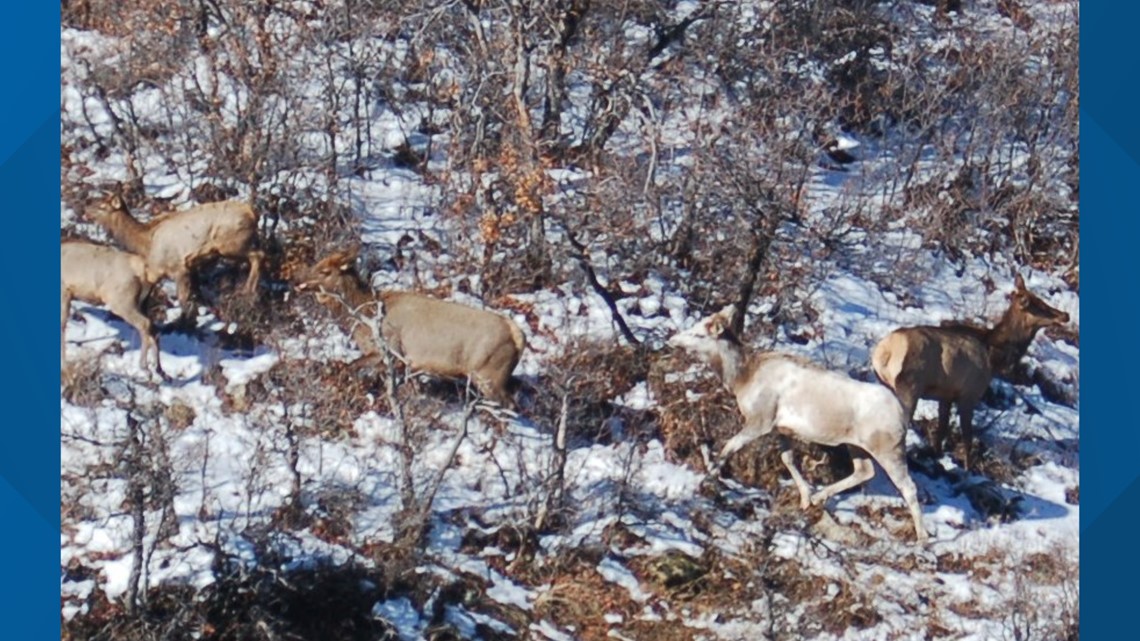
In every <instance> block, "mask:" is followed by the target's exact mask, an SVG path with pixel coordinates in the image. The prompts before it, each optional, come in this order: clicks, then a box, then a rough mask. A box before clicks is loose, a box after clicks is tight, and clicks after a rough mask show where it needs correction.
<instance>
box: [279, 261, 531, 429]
mask: <svg viewBox="0 0 1140 641" xmlns="http://www.w3.org/2000/svg"><path fill="white" fill-rule="evenodd" d="M355 262H356V255H355V253H354V252H336V253H333V254H331V255H329V256H327V257H325V258H324V259H323V260H321V261H320V262H318V263H317V264H316V265H314V266H312V267H311V268H309V269H308V270H306V272H305V273H303V274H302V275H301V276H300V277H299V278H298V284H297V289H299V290H301V291H315V292H316V294H317V300H318V301H319V302H321V303H322V304H324V305H325V306H326V307H328V308H329V309H330V310H332V311H333V313H334V314H335V315H336V316H337V317H338V319H339V320H340V322H341V324H342V326H347V329H349V331H350V333H351V334H352V337H353V339H354V340H355V341H356V345H357V347H359V348H360V350H361V351H362V352H364V356H362V357H361V358H359V359H357V360H356V361H355V362H354V363H353V365H354V366H362V365H365V364H372V363H375V362H377V361H378V360H379V359H381V358H383V355H384V346H383V344H381V343H380V342H379V341H377V338H376V336H375V335H374V333H373V330H372V327H370V326H369V324H367V323H365V322H362V318H373V319H374V318H376V317H377V316H381V315H382V317H381V319H380V323H379V326H380V336H381V337H382V338H383V341H384V343H386V344H387V345H388V347H389V348H391V350H392V351H393V352H394V353H395V354H397V355H398V356H399V357H400V358H401V359H403V360H404V361H405V362H406V363H407V365H408V367H409V368H410V369H411V370H418V371H424V372H429V373H431V374H435V375H437V376H442V377H462V376H466V377H467V378H468V379H469V380H470V381H471V382H472V384H474V385H475V387H476V388H477V389H478V390H479V391H480V392H481V393H482V394H484V395H485V396H487V397H488V398H490V399H491V400H493V401H495V402H497V403H499V404H501V405H504V406H509V405H511V400H510V394H509V393H508V391H507V385H508V383H509V381H510V377H511V373H512V372H513V371H514V369H515V366H516V365H518V362H519V358H520V357H521V356H522V352H523V350H524V349H525V348H526V337H525V335H524V334H523V332H522V330H521V329H520V328H519V326H518V325H516V324H515V323H514V321H512V320H510V319H508V318H506V317H504V316H501V315H499V314H496V313H494V312H489V311H484V310H481V309H475V308H473V307H468V306H467V305H460V304H459V303H453V302H449V301H443V300H439V299H436V298H431V297H428V296H424V295H421V294H415V293H412V292H399V291H385V292H380V293H379V294H377V293H375V292H373V291H372V289H371V287H369V286H368V284H367V283H365V282H364V280H363V279H362V278H361V277H360V274H359V273H358V272H357V271H356V269H355V266H354V265H355Z"/></svg>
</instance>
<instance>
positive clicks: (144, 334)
mask: <svg viewBox="0 0 1140 641" xmlns="http://www.w3.org/2000/svg"><path fill="white" fill-rule="evenodd" d="M112 311H114V310H112ZM115 313H116V314H118V315H119V316H121V317H122V318H123V320H125V321H127V323H129V324H130V325H131V326H132V327H134V328H135V329H136V330H138V333H139V340H140V342H141V343H142V345H141V347H140V348H139V349H140V350H141V352H142V353H141V354H140V355H139V367H141V368H142V369H143V370H144V371H145V370H146V369H147V366H146V364H147V357H146V356H147V353H148V352H149V351H151V350H152V349H153V350H154V369H155V371H156V372H158V375H159V376H161V377H162V378H163V379H166V378H168V377H167V376H166V372H164V371H163V370H162V361H161V359H160V357H159V349H158V339H157V338H156V337H155V331H154V325H153V324H152V323H151V322H150V319H149V318H147V316H146V314H144V313H142V312H141V311H139V310H137V309H124V310H121V311H115Z"/></svg>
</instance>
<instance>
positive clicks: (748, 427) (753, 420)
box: [709, 403, 776, 477]
mask: <svg viewBox="0 0 1140 641" xmlns="http://www.w3.org/2000/svg"><path fill="white" fill-rule="evenodd" d="M766 405H769V406H770V407H764V406H761V411H760V412H759V413H757V414H755V415H753V416H751V417H748V418H747V419H746V420H745V421H744V429H742V430H740V433H739V434H737V435H736V436H733V437H732V438H730V439H728V441H727V442H726V443H725V444H724V447H722V448H721V449H720V454H718V455H717V457H716V461H715V462H714V463H713V469H711V470H709V474H711V475H712V476H714V477H715V476H720V468H722V467H724V464H725V462H727V461H728V457H729V456H732V455H733V454H735V453H736V451H737V450H739V449H740V448H742V447H744V446H745V445H748V444H749V443H751V442H752V441H755V440H756V439H758V438H760V437H761V436H764V435H765V434H767V433H768V432H771V431H772V424H773V423H774V422H775V420H776V405H775V403H767V404H766Z"/></svg>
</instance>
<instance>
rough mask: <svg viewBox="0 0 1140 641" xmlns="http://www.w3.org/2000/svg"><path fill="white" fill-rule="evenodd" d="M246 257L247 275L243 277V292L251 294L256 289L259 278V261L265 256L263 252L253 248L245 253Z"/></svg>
mask: <svg viewBox="0 0 1140 641" xmlns="http://www.w3.org/2000/svg"><path fill="white" fill-rule="evenodd" d="M247 258H248V260H249V276H248V277H246V279H245V293H246V294H252V293H254V292H255V291H257V283H258V282H259V281H260V280H261V261H262V260H263V259H264V258H265V252H263V251H260V250H256V249H255V250H253V251H250V252H249V254H247Z"/></svg>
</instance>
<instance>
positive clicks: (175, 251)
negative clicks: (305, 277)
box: [87, 195, 263, 321]
mask: <svg viewBox="0 0 1140 641" xmlns="http://www.w3.org/2000/svg"><path fill="white" fill-rule="evenodd" d="M87 211H88V215H90V216H91V218H93V219H94V220H95V221H96V222H97V223H99V224H100V225H102V226H103V227H105V228H106V229H107V231H108V232H109V233H110V234H111V237H112V238H114V239H115V241H116V242H118V243H119V244H120V245H121V246H122V247H123V248H124V249H126V250H127V251H129V252H132V253H135V254H138V255H139V256H142V257H143V258H144V259H145V260H146V263H147V269H149V270H150V271H151V272H152V273H154V274H157V275H158V276H159V278H171V279H173V280H174V282H175V284H176V286H177V288H178V302H179V305H180V306H181V308H182V320H183V321H192V320H193V319H194V317H195V312H196V308H195V306H194V304H193V302H192V295H191V294H192V291H191V275H192V270H193V268H194V266H195V264H196V263H197V262H198V261H199V260H201V259H204V258H207V257H212V256H221V257H224V258H243V259H245V260H247V261H248V262H249V276H248V277H247V278H246V281H245V287H244V290H245V292H246V293H247V294H250V293H253V292H254V290H255V289H256V288H257V282H258V279H259V278H260V277H261V261H262V258H263V253H262V252H261V251H260V250H258V249H257V244H258V241H257V221H258V216H257V214H256V213H255V212H254V211H253V209H252V208H251V207H250V206H249V205H248V204H247V203H244V202H241V201H237V200H227V201H221V202H215V203H207V204H204V205H198V206H196V207H192V208H190V209H187V210H185V211H175V212H170V213H167V214H163V215H161V216H158V217H156V218H154V219H153V220H150V221H148V222H145V223H143V222H140V221H139V220H138V219H136V218H135V217H134V216H132V215H131V213H130V212H129V211H128V210H127V208H126V205H124V203H123V200H122V198H121V197H119V196H118V195H112V196H110V197H108V198H105V199H102V200H100V201H98V202H96V203H95V205H94V206H92V207H90V208H89V209H88V210H87Z"/></svg>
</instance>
